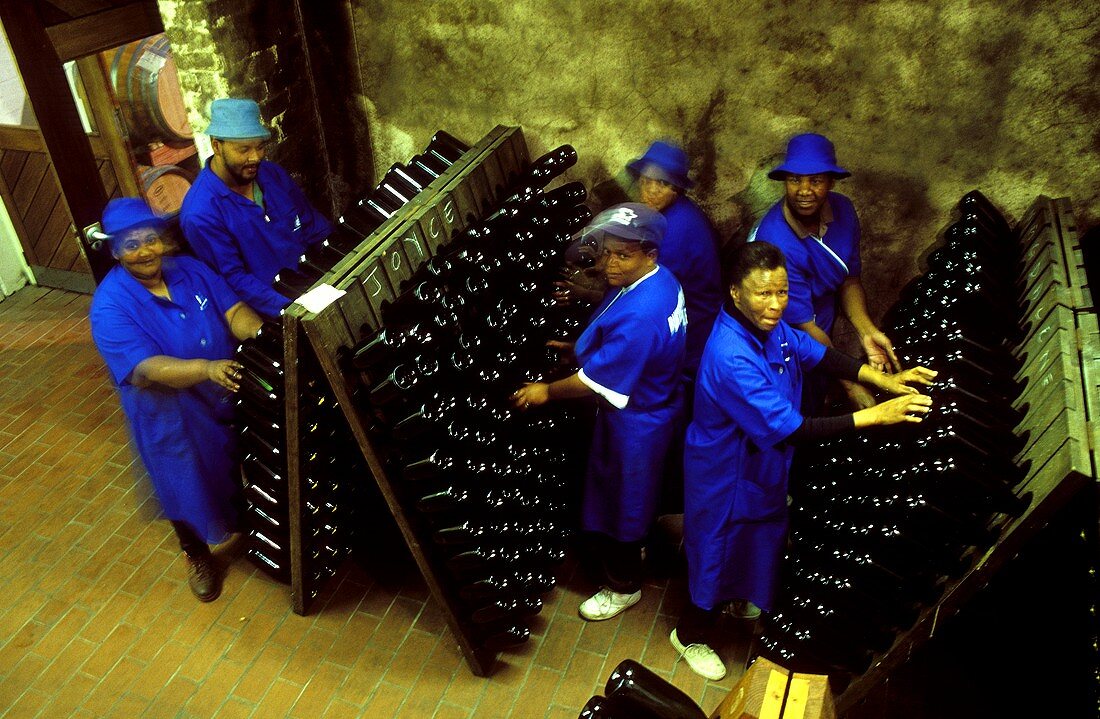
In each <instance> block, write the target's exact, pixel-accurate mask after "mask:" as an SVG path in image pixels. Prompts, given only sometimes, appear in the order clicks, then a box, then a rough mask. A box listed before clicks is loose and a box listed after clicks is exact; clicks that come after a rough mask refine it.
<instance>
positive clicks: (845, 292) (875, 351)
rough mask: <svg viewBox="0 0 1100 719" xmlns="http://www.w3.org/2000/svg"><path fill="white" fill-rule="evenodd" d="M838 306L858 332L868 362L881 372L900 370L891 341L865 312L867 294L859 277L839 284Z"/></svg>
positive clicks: (850, 278)
mask: <svg viewBox="0 0 1100 719" xmlns="http://www.w3.org/2000/svg"><path fill="white" fill-rule="evenodd" d="M840 307H841V309H842V310H843V311H844V316H845V317H847V318H848V321H849V322H851V323H852V327H854V328H855V330H856V333H857V334H859V341H860V344H861V345H862V346H863V351H864V352H866V353H867V362H868V364H870V365H871V366H872V367H874V368H875V369H877V370H881V371H883V372H887V371H891V370H892V371H894V372H900V371H901V363H900V362H899V361H898V357H897V355H896V354H894V345H893V343H892V342H890V339H889V338H888V337H887V336H886V335H885V334H883V333H882V330H880V329H879V328H878V327H876V326H875V323H874V322H872V321H871V316H870V315H869V314H867V294H866V293H865V292H864V291H863V282H862V281H861V280H860V278H859V277H849V278H848V279H846V280H844V284H842V285H841V286H840Z"/></svg>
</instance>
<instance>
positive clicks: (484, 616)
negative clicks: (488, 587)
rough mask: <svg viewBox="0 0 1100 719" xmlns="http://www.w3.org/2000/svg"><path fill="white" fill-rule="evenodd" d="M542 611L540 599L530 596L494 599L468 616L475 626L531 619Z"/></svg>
mask: <svg viewBox="0 0 1100 719" xmlns="http://www.w3.org/2000/svg"><path fill="white" fill-rule="evenodd" d="M541 611H542V599H541V598H539V597H531V596H518V597H496V598H493V599H491V600H489V602H488V603H486V604H483V605H481V606H479V607H478V608H477V609H475V610H474V611H473V612H472V613H471V614H470V619H471V620H472V621H473V622H475V623H476V624H488V623H491V622H498V621H501V620H507V619H524V618H527V617H533V616H535V615H537V614H538V613H539V612H541Z"/></svg>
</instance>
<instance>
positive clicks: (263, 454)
mask: <svg viewBox="0 0 1100 719" xmlns="http://www.w3.org/2000/svg"><path fill="white" fill-rule="evenodd" d="M240 438H241V448H242V449H243V450H244V451H245V452H246V453H248V454H253V455H255V456H256V457H257V458H258V459H259V460H260V461H261V462H263V463H264V464H265V465H267V466H268V467H272V468H275V469H276V471H281V470H285V468H286V454H285V453H284V452H283V450H282V446H281V445H276V444H272V443H270V442H268V441H267V440H266V439H264V438H263V437H261V436H260V435H259V434H258V433H257V432H256V431H255V430H253V429H251V428H249V427H245V428H243V429H242V430H241V433H240ZM246 456H247V455H246Z"/></svg>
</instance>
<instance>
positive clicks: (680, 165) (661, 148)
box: [626, 140, 695, 190]
mask: <svg viewBox="0 0 1100 719" xmlns="http://www.w3.org/2000/svg"><path fill="white" fill-rule="evenodd" d="M688 164H689V163H688V156H687V153H685V152H684V151H683V150H681V149H680V148H679V147H677V146H676V145H673V144H672V143H669V142H662V141H660V140H657V141H656V142H654V143H653V144H652V145H650V146H649V149H648V150H646V151H645V154H644V155H642V156H641V157H639V158H638V159H636V160H634V161H632V162H630V163H629V164H627V166H626V169H627V171H628V172H629V173H630V174H631V175H632V176H633V177H634V178H635V179H636V178H637V177H638V176H639V175H642V174H645V175H648V176H650V177H656V178H657V179H659V180H664V181H665V182H668V183H671V184H673V185H675V186H676V187H679V188H680V189H682V190H690V189H691V188H692V187H694V186H695V183H694V182H692V181H691V180H689V179H688V176H687V174H688Z"/></svg>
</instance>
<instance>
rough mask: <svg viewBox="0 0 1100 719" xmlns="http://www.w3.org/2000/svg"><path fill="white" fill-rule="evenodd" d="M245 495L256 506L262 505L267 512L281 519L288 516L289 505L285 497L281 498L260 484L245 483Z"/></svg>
mask: <svg viewBox="0 0 1100 719" xmlns="http://www.w3.org/2000/svg"><path fill="white" fill-rule="evenodd" d="M244 496H245V498H246V499H248V500H249V501H250V502H252V503H253V504H254V505H255V506H257V507H261V508H262V509H263V511H264V512H265V513H266V514H268V515H270V516H272V517H278V518H280V519H285V518H286V514H287V506H288V505H287V500H286V498H285V497H282V498H280V497H278V496H276V495H275V494H273V493H272V492H270V491H268V490H267V489H265V488H264V487H262V486H260V485H259V484H252V483H249V484H246V485H245V488H244Z"/></svg>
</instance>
